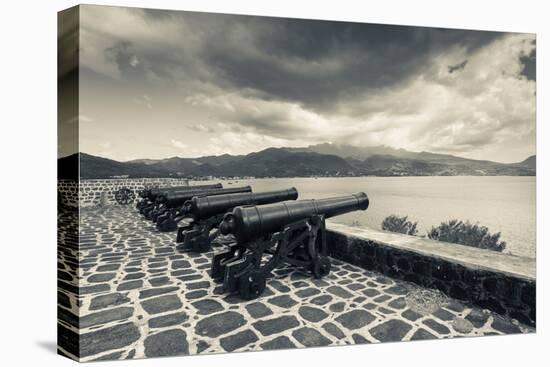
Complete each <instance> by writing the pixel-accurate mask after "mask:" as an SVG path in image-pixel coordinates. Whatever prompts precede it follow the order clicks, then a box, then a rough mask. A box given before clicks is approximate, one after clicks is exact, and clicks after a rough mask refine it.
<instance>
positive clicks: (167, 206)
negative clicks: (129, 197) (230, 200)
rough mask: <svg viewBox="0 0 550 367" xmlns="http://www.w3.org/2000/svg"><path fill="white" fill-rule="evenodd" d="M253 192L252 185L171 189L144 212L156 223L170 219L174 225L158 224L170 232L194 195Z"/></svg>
mask: <svg viewBox="0 0 550 367" xmlns="http://www.w3.org/2000/svg"><path fill="white" fill-rule="evenodd" d="M245 192H252V187H250V186H239V187H231V188H226V189H206V190H187V191H169V192H163V193H161V194H159V195H158V196H157V198H156V201H155V205H154V206H153V207H152V208H151V209H150V210H148V211H145V212H144V216H145V218H146V219H149V220H152V221H153V222H155V223H164V222H165V221H167V220H168V221H169V223H170V224H172V226H168V225H165V226H158V227H157V228H158V229H159V230H161V231H163V232H170V231H174V230H176V229H177V223H178V222H179V221H181V219H183V213H182V208H183V206H184V204H185V202H186V201H188V200H190V199H191V198H193V197H202V196H217V195H226V194H236V193H245Z"/></svg>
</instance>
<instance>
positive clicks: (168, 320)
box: [149, 312, 189, 328]
mask: <svg viewBox="0 0 550 367" xmlns="http://www.w3.org/2000/svg"><path fill="white" fill-rule="evenodd" d="M188 319H189V317H188V316H187V314H186V313H185V312H176V313H171V314H168V315H163V316H157V317H153V318H152V319H149V327H150V328H163V327H167V326H174V325H180V324H183V323H184V322H185V321H187V320H188Z"/></svg>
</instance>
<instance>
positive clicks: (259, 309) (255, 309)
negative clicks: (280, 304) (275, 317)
mask: <svg viewBox="0 0 550 367" xmlns="http://www.w3.org/2000/svg"><path fill="white" fill-rule="evenodd" d="M245 308H246V310H247V311H248V313H249V314H250V316H251V317H253V318H255V319H259V318H262V317H265V316H269V315H272V314H273V311H271V309H270V308H269V307H267V306H266V305H264V304H263V303H261V302H254V303H251V304H248V305H246V306H245Z"/></svg>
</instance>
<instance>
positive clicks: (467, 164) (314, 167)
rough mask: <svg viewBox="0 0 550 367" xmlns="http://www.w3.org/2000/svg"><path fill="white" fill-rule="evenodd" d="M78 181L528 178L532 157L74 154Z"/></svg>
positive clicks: (331, 152) (320, 152)
mask: <svg viewBox="0 0 550 367" xmlns="http://www.w3.org/2000/svg"><path fill="white" fill-rule="evenodd" d="M77 162H78V159H77V157H76V155H73V156H69V157H65V158H61V159H60V160H59V162H58V165H59V172H60V177H61V176H63V175H69V176H70V174H71V172H74V171H75V167H76V164H77ZM80 173H81V177H82V178H107V177H114V176H129V177H182V176H183V177H205V176H218V177H220V176H225V177H233V176H252V177H295V176H298V177H299V176H301V177H307V176H363V175H372V176H465V175H468V176H472V175H474V176H533V175H535V173H536V156H531V157H529V158H527V159H526V160H524V161H521V162H518V163H512V164H504V163H498V162H491V161H486V160H474V159H467V158H462V157H456V156H452V155H447V154H436V153H430V152H409V151H406V150H403V149H394V148H390V147H384V146H379V147H363V148H360V147H353V146H348V145H333V144H319V145H314V146H309V147H304V148H268V149H265V150H262V151H259V152H253V153H250V154H247V155H241V156H237V155H229V154H224V155H220V156H206V157H197V158H180V157H171V158H166V159H140V160H133V161H128V162H118V161H115V160H112V159H107V158H101V157H95V156H93V155H89V154H85V153H81V154H80Z"/></svg>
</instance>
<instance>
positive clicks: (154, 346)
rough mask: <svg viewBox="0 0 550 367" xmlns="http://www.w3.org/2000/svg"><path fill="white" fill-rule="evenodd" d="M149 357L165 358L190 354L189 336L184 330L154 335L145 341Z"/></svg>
mask: <svg viewBox="0 0 550 367" xmlns="http://www.w3.org/2000/svg"><path fill="white" fill-rule="evenodd" d="M143 345H144V346H145V355H146V356H147V357H165V356H174V355H179V354H189V345H188V343H187V335H186V334H185V332H184V331H183V330H179V329H174V330H166V331H161V332H159V333H157V334H152V335H150V336H148V337H147V338H146V339H145V342H144V343H143Z"/></svg>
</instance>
